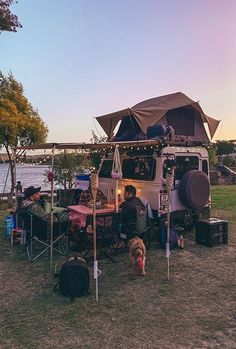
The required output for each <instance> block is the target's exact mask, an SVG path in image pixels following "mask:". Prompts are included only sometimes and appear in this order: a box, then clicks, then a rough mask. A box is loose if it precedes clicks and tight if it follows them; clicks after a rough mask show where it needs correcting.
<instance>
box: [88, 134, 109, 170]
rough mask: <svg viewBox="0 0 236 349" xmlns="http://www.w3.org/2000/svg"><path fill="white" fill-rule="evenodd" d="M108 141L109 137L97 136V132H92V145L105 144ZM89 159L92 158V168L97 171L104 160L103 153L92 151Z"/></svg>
mask: <svg viewBox="0 0 236 349" xmlns="http://www.w3.org/2000/svg"><path fill="white" fill-rule="evenodd" d="M106 141H107V136H97V135H96V133H95V131H94V130H92V138H90V142H91V143H95V144H97V143H104V142H106ZM89 158H90V163H91V166H92V167H95V169H96V170H97V169H98V167H99V165H100V162H101V158H102V154H101V152H99V151H98V150H91V151H90V155H89Z"/></svg>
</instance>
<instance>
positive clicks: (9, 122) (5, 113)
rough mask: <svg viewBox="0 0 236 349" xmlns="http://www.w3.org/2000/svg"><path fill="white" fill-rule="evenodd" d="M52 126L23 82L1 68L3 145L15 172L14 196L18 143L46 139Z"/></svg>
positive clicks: (0, 131)
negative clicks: (25, 90) (43, 118)
mask: <svg viewBox="0 0 236 349" xmlns="http://www.w3.org/2000/svg"><path fill="white" fill-rule="evenodd" d="M47 134H48V128H47V126H46V124H45V123H44V121H43V120H42V119H41V118H40V116H39V114H38V111H37V110H36V109H34V108H33V106H32V105H31V104H30V102H29V101H28V99H27V98H26V97H25V96H24V89H23V86H22V84H20V83H19V82H17V81H16V80H15V78H14V76H13V75H12V73H9V74H8V75H7V76H4V75H3V73H2V72H1V71H0V147H3V148H5V150H6V152H7V155H8V158H9V165H10V173H11V197H12V196H13V193H14V187H15V169H14V159H13V156H12V151H13V150H14V148H15V147H16V146H30V145H33V144H38V143H43V142H45V141H46V138H47Z"/></svg>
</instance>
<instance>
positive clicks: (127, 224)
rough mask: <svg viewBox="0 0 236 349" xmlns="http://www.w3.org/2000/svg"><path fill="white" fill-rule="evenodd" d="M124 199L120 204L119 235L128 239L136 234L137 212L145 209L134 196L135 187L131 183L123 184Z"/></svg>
mask: <svg viewBox="0 0 236 349" xmlns="http://www.w3.org/2000/svg"><path fill="white" fill-rule="evenodd" d="M124 199H125V201H124V202H123V203H122V204H121V205H120V208H121V211H120V232H121V237H124V238H125V239H128V240H129V239H131V238H132V237H134V236H135V235H137V231H136V223H137V213H140V211H141V210H145V206H144V205H143V203H142V201H141V200H140V199H139V198H138V197H137V196H136V188H135V187H134V186H133V185H126V186H125V190H124Z"/></svg>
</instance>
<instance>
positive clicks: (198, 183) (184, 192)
mask: <svg viewBox="0 0 236 349" xmlns="http://www.w3.org/2000/svg"><path fill="white" fill-rule="evenodd" d="M179 197H180V200H181V201H182V203H183V204H184V205H185V206H186V207H188V208H191V209H193V210H200V209H202V208H203V207H205V206H206V204H207V203H208V200H209V197H210V182H209V179H208V177H207V175H206V174H205V173H204V172H202V171H197V170H191V171H188V172H187V173H185V175H184V176H183V178H182V179H181V181H180V184H179Z"/></svg>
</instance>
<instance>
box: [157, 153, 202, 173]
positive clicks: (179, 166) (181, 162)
mask: <svg viewBox="0 0 236 349" xmlns="http://www.w3.org/2000/svg"><path fill="white" fill-rule="evenodd" d="M175 160H176V169H175V179H181V178H182V177H183V175H184V174H185V173H186V172H188V171H190V170H199V160H198V157H197V156H177V157H176V159H175ZM166 161H167V160H165V162H166ZM165 162H164V163H165ZM163 178H166V167H165V166H163Z"/></svg>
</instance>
